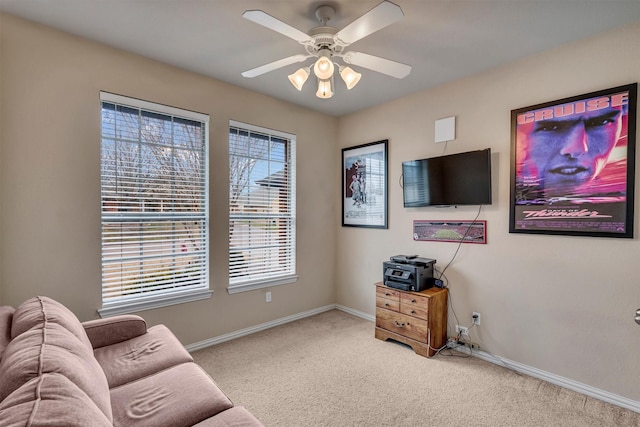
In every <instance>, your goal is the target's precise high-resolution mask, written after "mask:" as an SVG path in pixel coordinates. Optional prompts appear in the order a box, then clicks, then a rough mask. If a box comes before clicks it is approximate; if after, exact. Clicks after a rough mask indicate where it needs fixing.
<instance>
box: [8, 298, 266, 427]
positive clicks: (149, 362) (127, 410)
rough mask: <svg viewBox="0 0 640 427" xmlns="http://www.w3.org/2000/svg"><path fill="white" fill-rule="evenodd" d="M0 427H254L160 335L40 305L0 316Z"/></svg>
mask: <svg viewBox="0 0 640 427" xmlns="http://www.w3.org/2000/svg"><path fill="white" fill-rule="evenodd" d="M0 426H2V427H4V426H65V427H67V426H68V427H73V426H78V427H92V426H145V427H150V426H153V427H159V426H171V427H180V426H199V427H213V426H216V427H217V426H227V427H229V426H243V427H244V426H247V427H250V426H262V424H261V423H260V422H259V421H258V420H257V419H256V418H255V417H254V416H253V415H252V414H251V413H249V411H247V410H246V409H245V408H243V407H241V406H235V405H234V404H233V403H232V402H231V400H230V399H229V398H228V397H227V396H226V395H225V394H224V392H223V391H222V390H220V388H218V386H217V385H216V384H215V382H214V381H213V380H212V379H211V377H210V376H209V375H208V374H207V373H206V372H205V371H204V370H203V369H202V368H201V367H200V366H198V365H197V364H196V363H194V361H193V358H192V357H191V355H190V354H189V353H188V352H187V351H186V350H185V348H184V347H183V346H182V344H180V342H179V341H178V339H177V338H176V337H175V336H174V335H173V334H172V333H171V331H170V330H169V329H168V328H167V327H165V326H164V325H156V326H153V327H149V328H147V325H146V323H145V321H144V319H142V318H141V317H139V316H135V315H122V316H115V317H111V318H106V319H98V320H91V321H87V322H83V323H81V322H80V321H79V320H78V318H77V317H76V316H75V315H74V314H73V313H72V312H71V311H70V310H69V309H68V308H66V307H65V306H64V305H62V304H60V303H58V302H56V301H54V300H53V299H51V298H48V297H42V296H40V297H35V298H31V299H29V300H27V301H25V302H24V303H22V304H21V305H20V306H19V307H17V308H15V309H14V308H13V307H10V306H1V307H0Z"/></svg>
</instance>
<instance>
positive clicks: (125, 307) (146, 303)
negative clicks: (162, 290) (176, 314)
mask: <svg viewBox="0 0 640 427" xmlns="http://www.w3.org/2000/svg"><path fill="white" fill-rule="evenodd" d="M212 294H213V291H211V290H209V289H199V290H196V291H189V292H183V293H180V294H174V295H163V296H158V297H152V298H148V299H145V300H138V301H127V302H123V303H111V304H106V305H103V306H102V308H101V309H99V310H98V314H99V315H100V317H102V318H104V317H111V316H117V315H120V314H130V313H136V312H138V311H143V310H151V309H153V308H160V307H167V306H170V305H175V304H183V303H186V302H192V301H198V300H202V299H207V298H211V295H212Z"/></svg>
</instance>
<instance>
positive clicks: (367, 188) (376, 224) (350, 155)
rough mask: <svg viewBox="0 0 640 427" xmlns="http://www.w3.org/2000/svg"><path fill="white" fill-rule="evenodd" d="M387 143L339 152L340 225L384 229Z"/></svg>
mask: <svg viewBox="0 0 640 427" xmlns="http://www.w3.org/2000/svg"><path fill="white" fill-rule="evenodd" d="M387 144H388V140H383V141H378V142H372V143H369V144H364V145H358V146H355V147H349V148H343V149H342V225H343V226H344V227H368V228H388V225H387V210H388V207H387V196H388V190H387V169H388V166H387V161H388V159H387Z"/></svg>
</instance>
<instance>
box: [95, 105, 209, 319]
mask: <svg viewBox="0 0 640 427" xmlns="http://www.w3.org/2000/svg"><path fill="white" fill-rule="evenodd" d="M101 102H102V138H101V150H100V152H101V201H102V303H103V309H107V308H109V307H111V306H114V305H115V306H118V305H135V304H136V303H141V302H146V301H154V300H156V301H158V300H165V301H166V300H170V299H171V298H172V297H176V296H182V297H183V298H184V296H185V295H189V294H193V293H194V292H195V293H197V292H198V291H203V290H206V291H208V289H209V285H208V242H209V238H208V234H209V231H208V218H209V212H208V200H207V199H208V171H207V169H208V161H207V142H208V122H209V118H208V116H206V115H202V114H199V113H193V112H190V111H183V110H178V109H175V108H171V107H166V106H162V105H156V104H151V103H147V102H144V101H139V100H135V99H130V98H124V97H120V96H117V95H112V94H107V93H101ZM195 299H197V298H195ZM159 305H166V304H159ZM152 306H153V304H152ZM138 308H140V307H138ZM101 314H102V312H101Z"/></svg>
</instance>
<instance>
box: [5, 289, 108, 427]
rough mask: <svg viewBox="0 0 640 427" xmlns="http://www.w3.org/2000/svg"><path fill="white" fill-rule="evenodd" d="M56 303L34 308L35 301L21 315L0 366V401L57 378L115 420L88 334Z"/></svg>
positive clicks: (15, 319) (45, 302)
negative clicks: (25, 386) (37, 382)
mask: <svg viewBox="0 0 640 427" xmlns="http://www.w3.org/2000/svg"><path fill="white" fill-rule="evenodd" d="M52 301H53V300H50V299H46V300H40V303H33V301H32V300H30V301H28V302H27V303H28V304H27V303H25V304H27V305H26V306H25V304H23V305H21V306H20V307H18V308H17V309H16V312H15V313H14V316H13V326H12V336H13V337H14V338H13V339H12V340H11V342H9V345H7V347H6V349H5V352H4V355H3V357H2V360H0V378H2V381H1V382H0V401H2V400H4V399H5V398H7V396H9V395H10V394H11V393H13V392H15V391H16V390H18V389H19V388H20V387H21V386H22V385H23V384H25V383H27V382H29V381H32V380H34V379H36V378H39V377H41V376H42V375H45V374H49V373H56V374H60V375H62V376H64V377H66V378H67V379H68V380H69V381H70V382H71V383H73V384H74V385H75V386H77V388H79V389H80V390H81V391H82V392H84V393H85V394H86V395H87V396H88V397H89V398H90V399H91V400H92V401H93V402H94V403H95V405H96V406H97V407H98V408H99V409H100V410H101V411H102V413H103V414H104V415H105V417H106V418H107V419H108V420H112V419H113V416H112V412H111V400H110V396H109V386H108V384H107V379H106V376H105V374H104V371H103V370H102V368H101V367H100V365H99V364H98V361H97V360H96V358H95V357H94V355H93V349H92V348H91V345H90V344H88V338H87V336H86V334H84V328H82V325H81V324H80V322H79V321H78V320H77V318H75V316H74V315H73V314H72V313H71V312H69V311H68V310H66V308H65V309H64V310H62V309H60V307H62V306H61V305H60V304H58V303H55V301H53V303H52ZM54 303H55V304H54ZM63 308H64V307H63ZM37 319H40V321H38V320H37ZM74 319H75V322H74ZM75 323H77V324H78V325H80V331H81V332H82V333H83V334H84V338H85V340H81V337H78V334H79V331H78V329H77V328H76V327H75ZM16 331H19V332H20V333H19V334H16V333H15V332H16ZM80 335H81V336H82V334H80Z"/></svg>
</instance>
